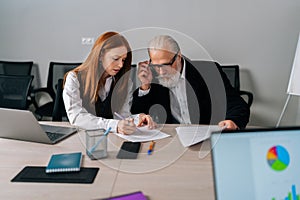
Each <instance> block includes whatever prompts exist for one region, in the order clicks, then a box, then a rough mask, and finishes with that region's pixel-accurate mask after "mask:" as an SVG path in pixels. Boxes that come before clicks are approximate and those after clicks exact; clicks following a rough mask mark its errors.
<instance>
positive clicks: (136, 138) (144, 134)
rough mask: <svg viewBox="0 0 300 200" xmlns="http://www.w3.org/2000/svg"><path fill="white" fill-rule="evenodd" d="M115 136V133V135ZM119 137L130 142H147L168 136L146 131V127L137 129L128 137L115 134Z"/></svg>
mask: <svg viewBox="0 0 300 200" xmlns="http://www.w3.org/2000/svg"><path fill="white" fill-rule="evenodd" d="M116 134H117V133H116ZM117 135H118V136H119V137H121V138H123V139H125V140H128V141H131V142H147V141H152V140H159V139H163V138H166V137H169V136H170V135H168V134H166V133H164V132H161V131H160V130H158V129H148V127H146V126H143V127H138V128H137V131H135V132H134V133H133V134H130V135H123V134H117Z"/></svg>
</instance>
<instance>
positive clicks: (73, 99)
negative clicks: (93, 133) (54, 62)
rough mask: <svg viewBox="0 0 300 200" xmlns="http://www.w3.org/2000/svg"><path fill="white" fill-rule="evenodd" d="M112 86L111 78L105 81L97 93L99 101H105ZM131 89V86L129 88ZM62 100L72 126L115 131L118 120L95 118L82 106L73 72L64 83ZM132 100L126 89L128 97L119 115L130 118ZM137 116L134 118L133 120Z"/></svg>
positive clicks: (129, 90) (78, 86)
mask: <svg viewBox="0 0 300 200" xmlns="http://www.w3.org/2000/svg"><path fill="white" fill-rule="evenodd" d="M111 84H112V78H108V79H106V82H105V86H104V88H103V90H101V91H99V96H100V98H101V100H102V101H103V100H105V98H106V97H107V95H108V93H109V90H110V87H111ZM129 88H131V86H130V87H129ZM63 100H64V104H65V108H66V112H67V115H68V118H69V121H70V123H71V124H72V125H75V126H79V127H81V128H83V129H100V128H104V129H108V128H109V127H111V128H112V129H111V131H112V132H116V131H117V125H118V122H119V120H116V119H105V118H102V117H97V116H95V115H93V114H91V113H89V112H88V111H87V110H86V109H85V108H84V107H83V106H82V99H81V96H80V84H79V81H78V79H77V75H76V74H75V73H74V72H70V73H68V75H67V78H66V82H65V85H64V90H63ZM131 100H132V90H131V89H128V95H127V97H126V100H125V103H124V106H123V107H122V110H121V111H120V113H119V114H121V115H122V116H124V117H129V116H130V105H131ZM136 117H138V116H135V118H136Z"/></svg>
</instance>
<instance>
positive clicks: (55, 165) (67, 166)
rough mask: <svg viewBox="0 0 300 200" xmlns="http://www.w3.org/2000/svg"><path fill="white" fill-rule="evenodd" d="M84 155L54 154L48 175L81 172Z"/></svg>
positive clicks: (78, 153)
mask: <svg viewBox="0 0 300 200" xmlns="http://www.w3.org/2000/svg"><path fill="white" fill-rule="evenodd" d="M81 159H82V153H81V152H76V153H66V154H54V155H52V156H51V158H50V161H49V163H48V166H47V168H46V173H54V172H71V171H80V165H81Z"/></svg>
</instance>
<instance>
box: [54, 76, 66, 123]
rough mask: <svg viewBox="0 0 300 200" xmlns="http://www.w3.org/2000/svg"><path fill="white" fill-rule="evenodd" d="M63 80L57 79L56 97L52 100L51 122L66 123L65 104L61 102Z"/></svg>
mask: <svg viewBox="0 0 300 200" xmlns="http://www.w3.org/2000/svg"><path fill="white" fill-rule="evenodd" d="M63 82H64V80H63V79H59V80H58V82H57V87H56V96H55V100H54V106H53V112H52V121H68V117H67V113H66V108H65V104H64V101H63V95H62V94H63ZM63 119H65V120H63Z"/></svg>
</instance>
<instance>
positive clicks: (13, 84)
mask: <svg viewBox="0 0 300 200" xmlns="http://www.w3.org/2000/svg"><path fill="white" fill-rule="evenodd" d="M32 79H33V76H13V75H2V74H0V107H2V108H15V109H22V110H25V109H27V108H28V101H27V100H28V99H27V97H28V93H29V90H30V87H31V83H32Z"/></svg>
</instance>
